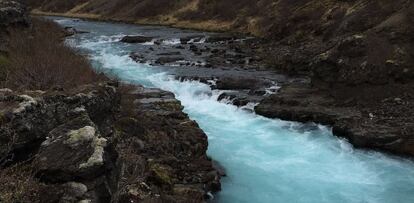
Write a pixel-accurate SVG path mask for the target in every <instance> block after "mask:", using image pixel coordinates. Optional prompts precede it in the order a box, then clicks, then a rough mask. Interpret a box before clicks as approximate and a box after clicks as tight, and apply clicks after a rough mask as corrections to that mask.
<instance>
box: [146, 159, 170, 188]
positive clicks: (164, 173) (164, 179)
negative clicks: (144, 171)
mask: <svg viewBox="0 0 414 203" xmlns="http://www.w3.org/2000/svg"><path fill="white" fill-rule="evenodd" d="M150 167H151V171H152V172H153V173H154V176H155V178H156V179H157V180H158V181H159V182H160V183H163V184H168V185H171V184H172V178H171V176H170V171H169V170H168V168H166V167H165V166H162V165H160V164H151V166H150Z"/></svg>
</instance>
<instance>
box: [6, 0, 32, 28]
mask: <svg viewBox="0 0 414 203" xmlns="http://www.w3.org/2000/svg"><path fill="white" fill-rule="evenodd" d="M29 22H30V21H29V18H28V15H27V12H26V8H25V7H24V6H23V5H22V4H21V3H19V2H18V1H9V0H1V1H0V28H2V29H4V28H6V27H8V26H16V25H23V26H27V25H29Z"/></svg>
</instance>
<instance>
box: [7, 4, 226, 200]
mask: <svg viewBox="0 0 414 203" xmlns="http://www.w3.org/2000/svg"><path fill="white" fill-rule="evenodd" d="M0 6H1V7H0V26H1V27H2V30H1V31H2V33H1V35H0V36H1V39H2V45H3V46H4V47H5V49H4V51H3V52H1V53H0V57H3V58H4V60H5V61H7V63H5V62H4V63H1V64H0V68H5V69H2V70H4V71H5V72H6V73H13V74H15V77H14V78H12V79H13V81H10V78H7V77H6V78H5V79H7V80H5V81H4V82H2V89H0V109H1V112H0V123H1V125H0V185H1V187H0V202H205V201H207V200H209V199H211V198H213V195H214V193H215V192H217V191H219V190H220V189H221V185H220V177H221V176H222V175H224V174H223V173H222V172H219V171H217V170H216V169H215V168H214V167H213V163H212V160H211V159H210V158H209V157H207V155H206V150H207V146H208V143H207V137H206V135H205V134H204V132H203V131H202V130H201V129H200V128H199V126H198V124H197V123H196V122H195V121H192V120H190V119H189V118H188V116H187V115H186V114H185V113H183V111H182V109H183V107H182V106H181V104H180V102H179V101H178V100H176V99H175V97H174V95H173V94H172V93H170V92H166V91H162V90H160V89H148V88H144V87H141V86H132V85H123V84H121V85H120V84H119V83H118V82H112V81H108V79H106V78H105V79H103V76H99V77H96V75H94V74H95V73H93V72H90V71H92V70H87V71H86V70H82V69H81V68H80V69H79V70H78V69H77V68H73V67H71V66H72V65H79V66H81V65H82V66H88V64H87V63H84V61H83V60H84V59H82V57H81V56H80V55H76V54H69V55H68V48H65V47H64V46H62V47H61V46H58V45H56V44H51V43H58V44H59V43H62V39H61V38H59V37H64V36H67V35H69V34H73V33H70V32H67V33H64V32H63V31H61V30H58V31H56V30H55V27H53V26H52V28H53V29H49V31H56V32H54V33H52V35H53V37H50V38H48V39H49V41H46V42H42V43H46V44H42V45H45V46H46V45H47V47H51V49H46V48H45V50H39V52H38V53H46V54H47V57H44V58H43V59H45V60H46V59H47V60H48V62H51V63H53V62H54V58H52V57H55V55H54V54H57V55H58V56H62V55H59V54H62V53H64V55H63V56H66V57H67V58H66V59H68V60H72V59H74V61H71V62H72V63H70V62H66V63H65V64H66V66H65V64H61V65H59V66H56V67H59V68H60V69H57V70H58V71H60V72H59V73H60V74H62V73H63V72H64V71H65V69H64V68H65V67H71V69H70V71H71V72H74V73H76V72H77V71H83V77H88V78H87V80H89V79H92V80H98V81H99V80H100V81H102V82H95V83H88V84H84V82H86V81H87V80H83V81H84V82H82V83H80V84H74V83H76V82H77V81H81V80H80V79H79V78H82V77H80V75H78V76H77V77H76V78H75V79H74V78H70V77H67V76H68V75H65V77H66V78H63V79H59V78H58V80H56V81H54V79H55V78H54V77H55V76H56V77H57V76H59V75H54V74H55V73H56V67H54V69H51V70H47V71H48V74H47V76H48V77H45V76H42V75H40V73H41V72H40V73H39V74H38V75H36V74H33V75H31V76H32V77H31V78H32V79H33V81H31V82H30V81H29V82H28V83H15V82H17V81H14V80H18V79H23V78H21V77H26V75H30V74H31V72H30V71H29V72H23V71H26V70H27V69H21V70H20V69H19V70H18V71H17V70H15V69H14V68H16V66H14V64H17V62H20V64H23V65H24V64H27V63H26V62H25V60H26V58H24V59H20V60H15V59H14V58H13V57H14V56H15V55H14V54H15V53H14V51H15V50H14V47H13V46H14V45H15V44H14V43H15V41H13V38H12V37H10V35H11V34H13V35H15V34H24V35H22V36H26V35H30V36H31V37H32V39H36V40H39V41H40V40H42V39H43V38H44V37H43V38H42V37H40V38H38V36H37V32H36V30H39V29H40V28H41V26H44V24H31V19H30V18H28V17H27V15H26V12H25V8H24V6H22V5H21V4H19V3H17V2H14V1H0ZM46 25H47V26H50V25H49V24H47V23H46ZM3 28H4V29H3ZM49 28H50V27H49ZM40 30H41V29H40ZM69 31H71V30H69ZM42 33H43V34H44V35H46V36H48V33H45V32H42ZM75 33H79V32H75ZM19 36H20V35H19ZM20 40H26V39H23V38H21V39H20ZM28 43H29V44H30V43H32V42H31V41H28ZM47 43H49V44H47ZM31 45H32V44H30V46H31ZM34 45H37V44H34ZM35 47H36V46H35ZM50 50H53V53H51V52H48V51H50ZM71 51H73V50H71ZM19 53H20V54H21V55H19V56H22V55H23V54H24V52H22V50H19ZM3 58H1V59H3ZM27 58H28V59H32V58H30V57H27ZM34 59H36V60H38V59H37V58H35V57H34V58H33V60H34ZM75 59H77V60H75ZM9 61H10V62H9ZM0 62H3V61H0ZM23 62H24V63H23ZM20 64H19V65H20ZM29 64H31V65H33V66H34V65H35V64H36V67H35V68H39V67H48V66H47V64H46V65H45V63H44V62H41V61H35V62H33V63H29ZM23 65H22V67H26V66H23ZM3 66H4V67H3ZM6 68H7V69H6ZM36 70H37V71H42V69H36ZM9 71H10V72H9ZM19 71H20V72H19ZM44 71H46V70H43V72H44ZM62 71H63V72H62ZM85 71H86V72H85ZM16 73H19V74H16ZM21 73H25V74H21ZM39 76H40V77H41V78H49V80H42V81H40V82H45V84H50V85H49V86H40V85H39V87H42V90H36V89H35V90H29V89H31V88H29V87H35V86H36V85H35V86H32V85H33V84H35V82H36V81H35V78H36V77H39ZM59 77H60V76H59ZM72 79H73V80H72ZM84 79H85V78H84ZM24 80H27V79H24ZM65 81H69V82H70V83H66V84H65ZM12 82H13V83H12ZM19 82H20V81H19ZM55 82H58V83H55ZM59 83H60V84H59ZM9 84H18V86H17V85H16V86H14V85H11V86H12V87H16V89H13V90H12V89H10V88H8V87H9V86H8V85H9ZM69 86H71V87H69Z"/></svg>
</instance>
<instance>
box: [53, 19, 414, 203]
mask: <svg viewBox="0 0 414 203" xmlns="http://www.w3.org/2000/svg"><path fill="white" fill-rule="evenodd" d="M60 20H61V21H59V23H61V24H63V25H65V26H74V27H76V28H79V30H87V29H91V30H92V29H93V31H94V32H93V33H89V34H84V35H78V36H75V37H74V38H72V39H70V40H71V43H70V44H71V45H72V46H74V47H77V48H80V49H81V50H82V52H85V53H87V54H88V55H89V56H90V59H91V61H92V62H93V64H94V66H95V67H96V68H97V69H99V70H100V71H103V72H105V73H107V74H110V75H113V76H116V77H118V78H120V79H122V80H124V81H128V82H130V83H139V84H142V85H145V86H150V87H158V88H161V89H164V90H168V91H171V92H173V93H174V94H175V95H176V97H177V98H178V99H179V100H180V101H181V102H182V104H183V106H184V107H185V112H187V113H188V114H189V115H190V117H191V118H192V119H194V120H196V121H197V122H198V123H199V125H200V127H201V128H202V129H203V130H204V131H205V132H206V134H207V135H208V138H209V149H208V154H209V155H210V156H211V157H212V158H213V159H215V160H217V161H218V162H220V164H221V165H223V166H224V167H225V169H226V172H227V177H225V178H223V180H222V183H223V191H222V192H220V193H219V194H216V197H215V200H216V201H218V202H230V203H233V202H249V203H252V202H257V203H261V202H263V203H267V202H268V203H274V202H327V203H331V202H357V203H359V202H373V203H374V202H378V203H388V202H389V203H392V202H407V203H411V202H414V164H413V162H412V161H410V160H406V159H401V158H397V157H391V156H388V155H384V154H382V153H379V152H373V151H362V150H355V149H354V148H353V147H352V146H351V145H350V144H349V143H348V142H347V141H346V140H344V139H339V138H337V137H334V136H333V135H332V131H331V129H330V128H328V127H325V126H320V125H315V124H306V125H305V124H300V123H295V122H286V121H281V120H277V119H268V118H264V117H261V116H258V115H255V114H253V113H251V111H247V110H245V109H243V108H237V107H235V106H233V105H230V104H228V103H227V102H218V101H217V97H218V95H219V93H220V92H219V91H214V90H211V89H210V87H209V86H208V85H206V84H203V83H200V82H198V81H178V80H175V79H174V77H171V76H170V72H168V70H166V69H165V68H162V67H151V66H150V65H148V64H137V63H135V62H134V61H132V60H131V59H130V58H129V57H128V54H129V52H130V51H131V50H132V49H133V48H134V46H140V45H129V44H128V45H127V44H122V43H119V42H117V41H116V40H114V39H117V38H118V37H119V35H120V34H135V33H136V32H139V31H140V29H141V28H140V27H139V26H133V25H130V26H128V25H117V24H110V23H99V22H85V21H79V22H78V21H67V20H62V19H60ZM69 22H70V23H69ZM142 29H143V28H142ZM160 29H161V28H160ZM163 29H164V30H163ZM163 29H161V31H160V30H157V32H162V31H164V32H166V33H168V32H170V30H169V29H170V28H163ZM145 30H146V31H147V32H148V28H146V27H145ZM141 46H142V45H141ZM276 87H277V86H275V88H276Z"/></svg>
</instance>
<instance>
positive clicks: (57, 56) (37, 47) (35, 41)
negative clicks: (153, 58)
mask: <svg viewBox="0 0 414 203" xmlns="http://www.w3.org/2000/svg"><path fill="white" fill-rule="evenodd" d="M63 37H64V33H63V30H62V28H61V27H59V26H58V25H57V24H56V23H54V22H52V21H48V20H44V19H33V25H32V27H31V28H30V29H23V30H22V29H11V31H10V33H9V39H8V42H9V59H8V61H9V63H8V66H9V68H8V69H7V70H8V74H7V75H8V77H7V80H6V81H5V82H4V84H3V86H6V87H10V88H13V89H40V90H47V89H50V88H53V87H57V86H58V87H62V88H71V87H74V86H77V85H81V84H87V83H92V82H95V81H99V80H102V79H103V77H102V76H99V75H98V74H96V73H95V72H94V70H93V69H92V68H91V65H90V63H89V62H88V60H87V58H85V57H84V56H81V55H79V54H76V52H75V51H74V50H72V49H71V48H70V47H67V46H66V45H65V44H64V43H63Z"/></svg>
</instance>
